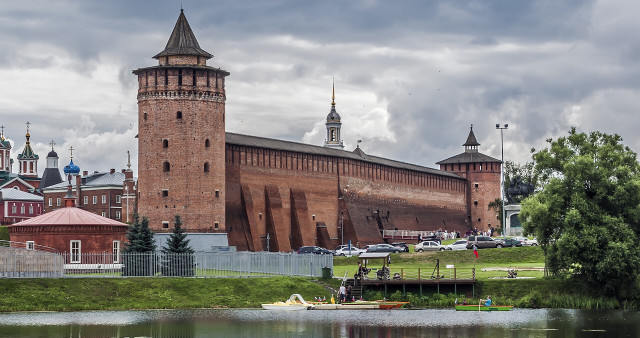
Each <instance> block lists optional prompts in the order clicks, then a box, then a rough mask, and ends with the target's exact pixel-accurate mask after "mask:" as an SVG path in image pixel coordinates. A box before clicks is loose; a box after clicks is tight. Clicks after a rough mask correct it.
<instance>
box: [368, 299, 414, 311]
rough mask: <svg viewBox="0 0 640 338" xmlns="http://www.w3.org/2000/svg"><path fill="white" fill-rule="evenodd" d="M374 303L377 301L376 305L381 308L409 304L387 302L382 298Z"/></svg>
mask: <svg viewBox="0 0 640 338" xmlns="http://www.w3.org/2000/svg"><path fill="white" fill-rule="evenodd" d="M376 303H378V306H379V307H380V309H382V310H391V309H398V308H401V307H403V306H404V305H405V304H409V302H389V301H383V300H378V301H376Z"/></svg>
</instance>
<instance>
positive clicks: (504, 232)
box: [496, 123, 509, 238]
mask: <svg viewBox="0 0 640 338" xmlns="http://www.w3.org/2000/svg"><path fill="white" fill-rule="evenodd" d="M507 128H509V125H508V124H506V123H505V124H504V125H503V126H502V127H500V124H499V123H496V129H500V145H501V147H502V159H501V161H502V163H501V164H500V199H501V200H502V237H503V238H506V237H507V234H506V230H507V229H506V227H507V224H506V222H505V221H506V220H505V210H504V136H503V134H502V131H503V130H505V129H507Z"/></svg>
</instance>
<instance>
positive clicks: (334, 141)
mask: <svg viewBox="0 0 640 338" xmlns="http://www.w3.org/2000/svg"><path fill="white" fill-rule="evenodd" d="M325 125H326V127H327V138H326V140H325V142H324V146H325V147H328V148H336V149H343V148H344V145H343V144H342V138H341V136H340V128H341V127H342V122H340V114H338V112H337V111H336V86H335V84H334V85H333V91H332V95H331V112H329V115H327V122H326V123H325Z"/></svg>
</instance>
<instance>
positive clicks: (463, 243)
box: [447, 239, 467, 250]
mask: <svg viewBox="0 0 640 338" xmlns="http://www.w3.org/2000/svg"><path fill="white" fill-rule="evenodd" d="M447 250H467V240H464V239H461V240H459V241H456V242H455V243H452V244H449V245H447Z"/></svg>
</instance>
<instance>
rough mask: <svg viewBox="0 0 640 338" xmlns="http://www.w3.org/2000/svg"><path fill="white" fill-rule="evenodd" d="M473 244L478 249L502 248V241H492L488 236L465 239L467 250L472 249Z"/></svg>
mask: <svg viewBox="0 0 640 338" xmlns="http://www.w3.org/2000/svg"><path fill="white" fill-rule="evenodd" d="M474 244H475V245H476V247H477V248H478V249H485V248H502V247H504V241H502V240H501V239H493V238H491V237H489V236H469V238H467V249H473V245H474Z"/></svg>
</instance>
